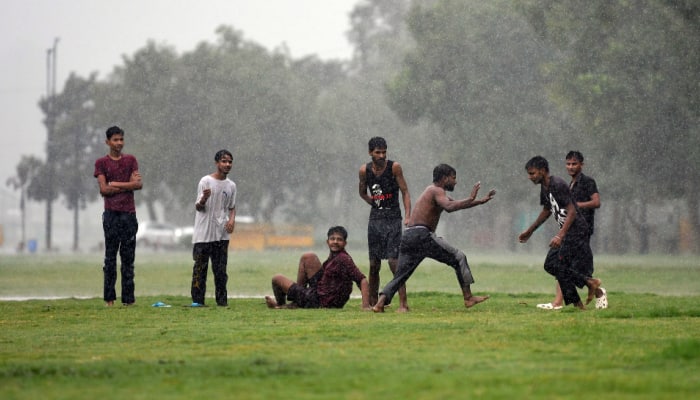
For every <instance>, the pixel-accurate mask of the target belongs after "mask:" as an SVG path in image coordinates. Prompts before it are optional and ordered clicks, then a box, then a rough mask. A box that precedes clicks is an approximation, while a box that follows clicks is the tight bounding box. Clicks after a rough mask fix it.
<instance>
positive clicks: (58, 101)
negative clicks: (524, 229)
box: [8, 0, 700, 252]
mask: <svg viewBox="0 0 700 400" xmlns="http://www.w3.org/2000/svg"><path fill="white" fill-rule="evenodd" d="M349 18H350V24H351V28H350V31H349V32H348V38H349V40H350V41H351V43H352V45H353V48H354V54H353V57H352V58H351V59H350V60H330V61H323V60H320V59H318V58H317V57H315V56H310V57H304V58H300V59H295V58H293V57H291V56H290V55H289V54H288V52H287V51H286V50H285V49H284V48H279V49H274V50H268V49H266V48H264V47H262V46H260V45H258V44H256V43H254V42H252V41H249V40H246V39H245V37H244V34H243V33H242V32H239V31H236V30H235V29H234V28H233V27H229V26H222V27H220V28H218V29H217V35H218V38H217V41H216V42H215V43H207V42H201V43H200V44H198V45H197V46H196V47H195V48H194V49H193V50H191V51H188V52H184V53H182V54H178V53H177V52H176V51H175V50H174V49H173V48H171V47H169V46H167V45H161V44H156V43H154V42H148V43H147V44H146V45H145V46H144V47H143V48H141V49H138V50H137V51H136V52H135V53H134V54H133V55H130V56H125V57H124V59H123V63H122V64H121V65H118V66H116V67H115V68H114V70H113V71H111V73H110V74H109V75H108V76H107V77H105V78H102V79H98V76H97V74H91V75H90V76H88V77H81V76H78V75H76V74H71V75H70V76H69V78H68V79H67V81H66V82H65V83H64V85H63V90H62V91H61V92H60V93H58V94H57V95H56V96H55V97H53V96H47V97H46V98H42V99H41V100H40V107H41V108H42V110H43V111H44V113H45V115H46V124H47V126H49V125H51V128H52V136H51V138H50V140H49V141H48V143H47V154H50V155H51V156H50V159H51V162H50V163H47V162H45V161H42V160H41V159H39V158H37V157H36V156H34V155H27V156H25V157H24V158H23V159H22V160H21V161H20V163H19V165H18V166H17V176H16V177H15V178H13V179H12V182H8V183H11V185H12V186H13V187H14V188H16V189H18V190H21V191H22V194H23V197H22V199H23V200H24V196H25V194H26V198H27V199H31V200H34V201H56V200H58V199H61V200H62V201H63V202H64V204H65V206H66V207H67V208H68V209H69V210H71V211H72V212H73V213H74V218H75V227H76V228H75V230H76V234H75V240H76V242H77V241H78V233H77V226H78V224H77V220H78V218H79V214H78V213H79V211H80V210H82V209H84V208H85V206H86V205H87V204H88V203H90V202H95V201H98V200H99V199H98V193H97V190H96V188H95V182H94V178H93V177H92V170H93V163H94V160H95V159H96V158H98V157H99V156H101V155H103V154H104V152H105V146H104V131H105V129H106V127H108V126H110V125H115V124H116V125H119V126H121V127H122V128H124V129H125V130H126V136H125V138H126V151H127V152H129V153H132V154H134V155H135V156H136V157H137V158H138V160H139V163H140V169H141V171H142V175H143V177H144V182H145V184H144V188H143V190H142V193H140V195H139V196H137V198H138V201H139V202H140V203H141V204H142V205H144V206H145V207H146V209H147V210H148V215H147V216H145V217H142V218H144V219H152V220H157V219H168V220H171V221H173V222H175V223H178V224H185V223H190V222H191V221H190V219H191V218H190V214H191V212H190V211H191V210H190V208H191V207H190V206H191V203H192V201H193V198H194V194H195V193H194V192H195V189H196V183H197V181H198V180H199V178H200V177H201V176H202V175H204V174H206V173H208V171H209V170H210V169H211V168H212V164H213V154H214V153H215V152H216V151H217V150H218V149H220V148H228V149H229V150H231V151H232V152H233V154H234V169H233V172H232V174H231V177H232V178H233V179H234V180H235V181H236V183H237V184H238V185H239V192H240V198H239V205H238V207H240V208H239V213H246V214H252V215H254V216H256V217H258V218H259V219H261V220H263V221H285V222H292V223H299V222H302V223H311V224H318V225H321V226H325V225H328V224H329V223H333V222H336V221H343V220H344V221H362V220H364V219H365V218H366V212H367V211H366V210H365V208H364V206H363V204H362V202H361V201H360V200H359V197H358V196H357V189H356V188H357V170H358V168H359V166H360V164H362V163H364V162H367V160H368V157H367V153H366V150H365V149H366V143H367V140H369V138H370V137H372V136H384V137H385V138H387V140H388V141H389V156H390V158H392V157H393V158H396V159H398V160H399V161H401V162H402V164H403V165H404V166H405V168H406V174H407V179H408V181H409V185H410V189H411V191H412V192H413V194H414V197H415V196H417V195H418V194H419V192H420V190H422V187H424V186H425V185H427V184H428V183H429V181H430V171H431V170H432V167H433V166H434V165H436V164H438V163H441V162H446V163H449V164H452V165H453V166H454V167H456V168H457V170H458V178H460V182H461V184H462V185H463V186H462V188H468V187H471V183H472V181H476V180H481V181H482V182H483V183H484V184H485V185H487V186H488V187H491V186H494V187H497V188H498V189H499V194H498V196H499V200H500V201H498V202H494V204H493V208H494V209H495V210H492V211H491V212H488V213H486V214H484V215H481V214H477V215H476V217H474V216H473V215H472V216H465V217H463V218H477V219H478V220H479V222H480V223H482V222H483V223H484V224H490V225H491V226H501V225H502V226H508V225H510V226H513V225H515V224H516V221H517V220H518V218H519V216H520V215H521V214H522V213H523V212H526V210H528V209H532V208H536V207H538V206H536V204H533V203H534V202H536V201H537V199H536V196H534V195H533V189H532V186H528V184H527V183H528V182H527V181H526V179H525V176H524V163H525V161H527V159H528V158H529V157H531V156H533V155H536V154H541V155H544V156H545V157H547V158H550V162H551V163H552V164H555V162H557V161H559V160H561V159H562V158H563V156H564V154H565V153H566V151H568V150H572V149H577V150H581V151H583V152H584V154H585V155H586V156H587V160H595V164H594V165H595V166H596V167H597V168H596V172H597V175H596V176H595V178H596V180H597V181H598V184H599V187H600V188H601V193H602V194H603V201H604V205H605V206H608V207H610V208H611V209H613V210H614V212H612V213H611V214H610V215H611V218H612V219H614V223H613V224H611V227H610V229H612V230H614V232H612V233H611V234H610V237H614V238H618V239H616V240H619V242H614V243H612V245H611V248H610V249H608V250H609V251H630V250H639V251H641V252H645V251H646V250H648V243H647V245H646V246H645V245H644V240H645V237H646V238H647V240H648V235H649V231H648V225H649V224H648V223H647V217H648V216H649V215H650V214H653V211H654V207H657V206H659V205H661V204H666V203H672V204H674V205H677V206H678V207H681V208H682V209H683V211H682V213H681V214H682V216H683V219H684V221H686V222H687V226H689V229H690V231H689V233H688V234H689V235H691V236H690V237H691V243H693V246H692V250H693V251H695V252H697V251H698V250H699V249H698V244H697V243H698V242H700V240H698V238H699V237H700V236H699V235H698V232H700V217H699V216H698V210H699V207H700V202H699V198H698V189H697V188H698V183H700V182H699V181H700V179H699V174H700V173H699V172H698V171H699V168H698V166H699V165H700V162H699V161H700V152H699V151H698V150H700V139H698V138H699V137H700V132H698V130H699V128H698V127H699V126H700V124H698V122H700V121H699V119H700V115H699V113H700V104H699V96H700V90H698V89H700V87H699V86H700V75H699V71H700V2H699V1H693V0H632V1H622V0H619V1H618V0H614V1H608V0H590V1H586V2H580V1H575V0H564V1H561V0H525V1H513V0H495V1H489V2H482V1H476V0H434V1H410V0H364V1H359V2H358V4H357V5H356V6H355V8H354V9H353V11H352V13H351V15H350V16H349ZM557 157H558V159H557ZM47 158H49V157H47ZM48 169H51V170H52V174H48V173H47V170H48ZM48 176H51V177H52V178H51V179H50V180H48V179H47V177H48ZM464 190H466V189H464ZM606 202H607V203H606ZM158 204H160V205H161V206H162V208H163V209H164V210H166V213H167V215H161V216H159V215H157V214H158V213H157V211H156V208H157V207H156V205H158ZM48 223H49V224H50V221H48ZM448 227H449V225H448ZM449 229H455V230H457V229H461V228H459V227H457V226H455V227H454V228H449ZM631 236H634V237H635V238H636V242H637V243H640V245H639V247H638V248H637V249H634V248H631V247H630V244H629V240H628V241H627V242H625V241H624V240H621V239H619V238H625V237H631ZM509 240H511V241H512V238H496V240H495V245H497V246H503V245H504V244H505V243H506V242H508V241H509ZM513 242H514V241H513ZM508 243H510V242H508ZM492 244H493V243H492ZM645 247H646V249H645Z"/></svg>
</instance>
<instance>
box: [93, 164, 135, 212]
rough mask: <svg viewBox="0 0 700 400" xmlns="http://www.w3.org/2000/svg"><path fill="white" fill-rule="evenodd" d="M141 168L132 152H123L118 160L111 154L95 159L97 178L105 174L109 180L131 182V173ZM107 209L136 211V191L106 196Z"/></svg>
mask: <svg viewBox="0 0 700 400" xmlns="http://www.w3.org/2000/svg"><path fill="white" fill-rule="evenodd" d="M138 170H139V163H138V161H136V157H134V156H132V155H130V154H122V156H121V158H120V159H118V160H112V159H111V158H110V157H109V156H104V157H102V158H98V159H97V161H95V174H94V176H95V178H97V177H98V176H100V175H104V176H105V179H106V180H107V183H109V182H129V181H130V180H131V174H133V173H134V172H135V171H138ZM104 200H105V210H109V211H121V212H129V213H136V204H135V203H134V192H133V191H132V190H129V191H127V192H122V193H117V194H115V195H113V196H105V197H104Z"/></svg>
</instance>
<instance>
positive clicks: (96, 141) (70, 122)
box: [46, 74, 102, 251]
mask: <svg viewBox="0 0 700 400" xmlns="http://www.w3.org/2000/svg"><path fill="white" fill-rule="evenodd" d="M96 85H97V83H96V74H92V75H91V76H90V77H89V78H87V79H83V78H80V77H78V76H76V75H75V74H71V75H70V76H69V77H68V80H67V81H66V83H65V86H64V89H63V91H62V92H61V93H60V94H59V95H57V96H55V98H54V105H53V107H54V113H55V118H56V121H55V127H54V137H53V140H52V141H51V148H50V151H51V153H52V159H53V160H54V161H53V163H52V165H46V168H51V169H53V179H54V182H55V184H56V186H55V187H56V193H57V194H59V195H63V197H64V198H65V201H66V206H67V208H68V209H69V210H72V211H73V250H74V251H77V250H78V248H79V237H80V233H79V226H80V225H79V213H80V210H82V209H85V207H86V204H87V202H88V200H94V199H96V198H97V191H96V190H94V188H95V182H94V180H95V179H94V177H93V176H92V171H93V169H94V168H93V166H94V161H95V159H96V158H97V154H99V153H100V151H101V150H102V146H101V144H102V142H101V141H100V135H99V133H98V132H97V131H96V128H95V126H94V122H93V113H94V109H95V98H96V97H95V93H96Z"/></svg>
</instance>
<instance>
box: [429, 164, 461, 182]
mask: <svg viewBox="0 0 700 400" xmlns="http://www.w3.org/2000/svg"><path fill="white" fill-rule="evenodd" d="M452 175H457V170H455V169H454V168H452V167H451V166H449V165H447V164H440V165H438V166H436V167H435V168H433V183H438V182H439V181H440V179H442V178H443V177H445V176H452Z"/></svg>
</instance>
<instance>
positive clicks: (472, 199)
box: [435, 182, 496, 212]
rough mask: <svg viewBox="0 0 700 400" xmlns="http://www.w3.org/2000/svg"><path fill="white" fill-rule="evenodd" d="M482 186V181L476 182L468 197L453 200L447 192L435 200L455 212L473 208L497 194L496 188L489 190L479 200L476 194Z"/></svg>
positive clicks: (444, 207) (447, 209)
mask: <svg viewBox="0 0 700 400" xmlns="http://www.w3.org/2000/svg"><path fill="white" fill-rule="evenodd" d="M480 188H481V182H477V183H475V184H474V187H473V188H472V192H471V194H470V195H469V197H468V198H466V199H462V200H452V199H451V198H450V197H449V196H447V194H445V193H444V191H443V193H442V194H439V193H438V195H437V196H436V197H435V201H436V202H437V203H438V205H440V206H441V207H442V209H443V210H445V211H447V212H453V211H457V210H464V209H466V208H472V207H475V206H478V205H481V204H484V203H487V202H489V201H490V200H491V199H493V197H494V196H495V195H496V189H491V190H489V193H488V194H487V195H486V196H484V197H483V198H481V199H479V200H477V199H476V196H477V194H478V193H479V189H480Z"/></svg>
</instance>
